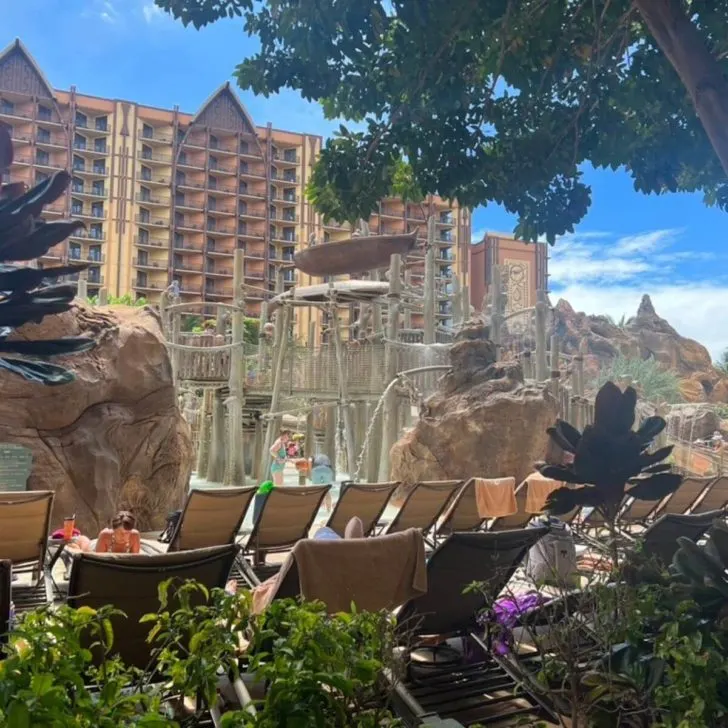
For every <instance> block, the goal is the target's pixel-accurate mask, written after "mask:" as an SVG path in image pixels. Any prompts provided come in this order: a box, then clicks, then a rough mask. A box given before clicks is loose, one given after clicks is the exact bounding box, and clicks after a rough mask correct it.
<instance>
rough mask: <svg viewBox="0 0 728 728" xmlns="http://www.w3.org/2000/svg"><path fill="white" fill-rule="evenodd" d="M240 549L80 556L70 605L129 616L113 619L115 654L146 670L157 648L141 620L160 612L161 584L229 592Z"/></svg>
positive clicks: (74, 567)
mask: <svg viewBox="0 0 728 728" xmlns="http://www.w3.org/2000/svg"><path fill="white" fill-rule="evenodd" d="M238 551H239V547H238V546H237V545H236V544H227V545H225V546H215V547H212V548H206V549H196V550H193V551H179V552H176V553H171V554H154V555H150V554H91V553H75V554H74V555H73V564H72V566H71V577H70V581H69V585H68V594H69V597H68V604H69V605H70V606H71V607H75V608H78V607H83V606H88V607H92V608H94V609H98V608H99V607H101V606H103V605H106V604H109V605H111V606H113V607H116V608H117V609H120V610H121V611H123V612H124V613H125V615H126V616H125V617H115V618H113V619H112V624H113V629H114V650H115V651H116V652H118V654H119V655H120V656H121V658H122V659H123V660H124V662H125V664H127V665H129V666H132V667H138V668H141V669H144V668H146V667H148V665H149V663H150V661H151V658H152V650H153V648H154V646H153V645H150V644H149V643H148V642H147V635H148V634H149V625H148V624H140V623H139V620H140V619H141V617H143V616H144V615H145V614H148V613H151V612H156V611H157V610H158V609H159V595H158V587H159V585H160V584H161V583H162V582H164V581H167V580H168V579H173V580H177V579H179V580H181V581H184V580H188V579H192V580H194V581H197V582H198V583H200V584H202V585H204V586H205V587H207V588H208V589H212V588H214V587H219V588H223V587H224V586H225V583H226V581H227V579H228V575H229V574H230V570H231V568H232V565H233V562H234V561H235V558H236V557H237V555H238ZM173 590H174V585H172V591H171V594H172V593H173ZM200 598H201V597H200ZM172 600H173V596H172ZM173 605H174V601H172V607H171V608H173Z"/></svg>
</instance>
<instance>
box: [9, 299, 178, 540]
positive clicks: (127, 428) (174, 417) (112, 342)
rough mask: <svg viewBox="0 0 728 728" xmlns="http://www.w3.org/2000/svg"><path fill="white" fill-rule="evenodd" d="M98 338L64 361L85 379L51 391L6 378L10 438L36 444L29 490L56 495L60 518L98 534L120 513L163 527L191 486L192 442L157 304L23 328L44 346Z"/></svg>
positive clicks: (76, 310)
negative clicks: (68, 517)
mask: <svg viewBox="0 0 728 728" xmlns="http://www.w3.org/2000/svg"><path fill="white" fill-rule="evenodd" d="M62 336H90V337H92V338H94V339H96V341H97V342H98V345H97V346H96V348H95V349H93V350H91V351H90V352H88V353H86V354H83V355H81V356H68V357H59V363H62V364H63V365H64V366H65V367H66V368H68V369H69V370H70V371H72V372H73V373H74V374H75V377H76V380H75V381H74V382H72V383H71V384H66V385H63V386H60V387H42V386H38V385H36V384H30V383H29V382H27V381H25V380H24V379H22V378H20V377H17V376H13V375H10V374H7V373H5V372H0V442H11V443H17V444H19V445H24V446H25V447H28V448H30V449H31V450H32V452H33V470H32V473H31V476H30V480H29V483H28V487H29V488H30V489H33V490H53V491H55V494H56V497H55V503H54V520H53V522H54V523H55V524H58V523H59V522H60V520H61V519H62V518H63V516H65V515H69V514H72V513H75V514H76V519H77V522H78V524H79V527H80V528H81V529H82V531H83V532H84V533H87V534H91V535H96V533H97V532H98V531H99V529H100V528H102V527H104V526H105V525H106V524H107V523H108V521H109V519H110V518H111V517H112V516H113V515H114V513H115V512H116V511H117V510H118V509H119V508H129V509H130V510H132V511H133V512H134V513H135V515H136V516H137V519H138V525H139V527H140V528H142V529H152V528H157V527H160V526H161V525H162V523H163V521H164V520H165V517H166V515H167V513H168V512H169V511H170V510H171V509H175V508H179V505H180V503H181V501H182V499H183V497H184V494H185V492H186V489H187V487H188V483H189V476H190V472H191V465H192V442H191V439H190V432H189V427H188V425H187V423H186V422H185V421H184V419H183V418H182V415H181V413H180V411H179V409H178V407H177V401H176V397H175V390H174V382H173V378H172V367H171V363H170V359H169V356H168V353H167V349H166V347H165V345H164V338H163V335H162V331H161V327H160V321H159V317H158V315H157V314H156V313H155V312H154V311H153V310H152V309H151V308H148V307H147V308H128V307H125V306H113V307H104V308H94V307H90V306H87V305H85V304H83V303H80V302H76V303H75V304H74V306H73V308H72V309H71V310H70V311H68V312H66V313H63V314H60V315H58V316H51V317H47V318H45V319H44V320H43V321H42V323H40V324H37V325H36V324H29V325H26V326H23V327H22V328H20V329H18V330H17V331H16V332H14V334H13V337H14V338H28V339H34V340H40V339H50V338H60V337H62Z"/></svg>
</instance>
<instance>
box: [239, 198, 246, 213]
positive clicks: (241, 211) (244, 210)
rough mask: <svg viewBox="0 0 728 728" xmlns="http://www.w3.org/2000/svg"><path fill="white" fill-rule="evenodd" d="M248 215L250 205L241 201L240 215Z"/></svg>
mask: <svg viewBox="0 0 728 728" xmlns="http://www.w3.org/2000/svg"><path fill="white" fill-rule="evenodd" d="M247 214H248V203H247V202H245V200H240V202H239V203H238V215H247Z"/></svg>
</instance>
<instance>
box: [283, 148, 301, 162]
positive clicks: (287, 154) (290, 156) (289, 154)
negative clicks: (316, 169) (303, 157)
mask: <svg viewBox="0 0 728 728" xmlns="http://www.w3.org/2000/svg"><path fill="white" fill-rule="evenodd" d="M283 159H284V160H285V161H286V162H296V161H298V160H297V158H296V150H295V149H286V150H285V151H284V152H283Z"/></svg>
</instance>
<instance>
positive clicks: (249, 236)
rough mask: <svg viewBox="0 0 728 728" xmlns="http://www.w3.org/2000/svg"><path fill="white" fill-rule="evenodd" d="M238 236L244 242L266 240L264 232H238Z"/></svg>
mask: <svg viewBox="0 0 728 728" xmlns="http://www.w3.org/2000/svg"><path fill="white" fill-rule="evenodd" d="M237 236H238V237H239V238H243V239H244V240H256V241H257V240H265V233H263V231H262V230H238V232H237Z"/></svg>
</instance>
